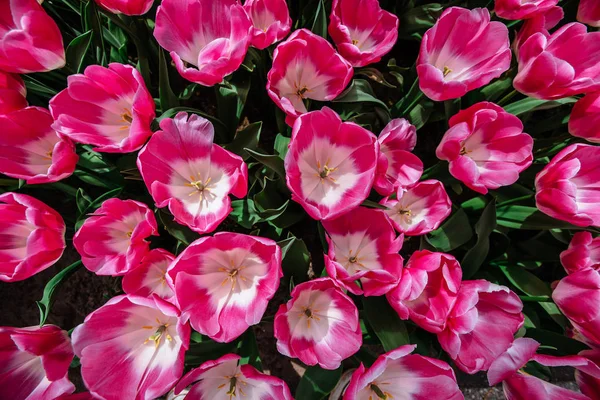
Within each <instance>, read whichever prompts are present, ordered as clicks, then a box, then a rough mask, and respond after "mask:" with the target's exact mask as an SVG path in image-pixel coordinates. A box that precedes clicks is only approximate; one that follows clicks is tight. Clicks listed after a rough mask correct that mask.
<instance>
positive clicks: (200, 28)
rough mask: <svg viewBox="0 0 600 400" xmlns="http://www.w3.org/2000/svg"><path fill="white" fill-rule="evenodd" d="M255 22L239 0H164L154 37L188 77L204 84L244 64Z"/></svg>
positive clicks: (157, 15)
mask: <svg viewBox="0 0 600 400" xmlns="http://www.w3.org/2000/svg"><path fill="white" fill-rule="evenodd" d="M251 31H252V22H251V21H250V17H249V16H248V14H247V13H246V11H244V9H243V8H242V5H241V4H239V2H238V1H237V0H163V1H162V2H161V4H160V6H159V7H158V11H157V13H156V28H155V29H154V37H155V38H156V40H157V41H158V43H159V44H160V45H161V46H162V47H164V48H165V49H166V50H167V51H169V52H170V54H171V58H172V59H173V62H174V63H175V67H176V68H177V71H179V73H180V74H181V76H183V77H184V78H185V79H187V80H188V81H191V82H195V83H199V84H200V85H204V86H213V85H216V84H217V83H219V82H222V81H223V78H225V76H227V75H229V74H231V73H232V72H234V71H235V70H236V69H238V68H239V67H240V65H242V61H244V57H245V56H246V51H247V50H248V46H249V45H250V38H251Z"/></svg>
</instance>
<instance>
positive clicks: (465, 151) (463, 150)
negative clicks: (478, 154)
mask: <svg viewBox="0 0 600 400" xmlns="http://www.w3.org/2000/svg"><path fill="white" fill-rule="evenodd" d="M469 153H470V151H469V150H467V148H466V147H465V146H463V147H462V148H461V149H460V155H461V156H464V155H465V154H469Z"/></svg>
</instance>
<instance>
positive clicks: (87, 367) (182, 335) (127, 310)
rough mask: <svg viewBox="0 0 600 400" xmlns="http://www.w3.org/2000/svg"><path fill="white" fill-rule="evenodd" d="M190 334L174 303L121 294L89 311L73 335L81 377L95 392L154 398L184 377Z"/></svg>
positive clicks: (131, 399) (127, 399)
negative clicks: (79, 362) (185, 356)
mask: <svg viewBox="0 0 600 400" xmlns="http://www.w3.org/2000/svg"><path fill="white" fill-rule="evenodd" d="M190 334H191V330H190V326H189V325H188V324H184V323H182V321H181V319H180V318H179V310H178V309H177V308H176V307H175V306H174V305H172V304H171V303H168V302H166V301H164V300H163V299H161V298H159V297H157V296H153V297H152V298H146V297H141V296H133V295H122V296H117V297H113V298H112V299H110V300H109V301H108V302H107V303H106V304H105V305H103V306H102V307H100V308H99V309H97V310H96V311H94V312H92V313H91V314H89V315H88V316H87V317H86V318H85V320H84V322H83V324H81V325H79V326H77V327H76V328H75V330H74V331H73V334H72V340H73V349H74V350H75V354H76V355H77V357H79V359H80V361H81V376H82V377H83V382H84V383H85V386H86V387H87V388H88V389H89V391H90V393H92V395H94V397H98V398H101V399H105V400H113V399H114V400H150V399H155V398H157V397H160V396H162V395H164V394H166V393H167V392H168V391H169V390H170V389H171V388H172V387H173V386H174V385H175V383H176V382H177V381H178V380H179V378H181V375H182V374H183V364H184V353H185V351H186V350H187V349H188V346H189V342H190Z"/></svg>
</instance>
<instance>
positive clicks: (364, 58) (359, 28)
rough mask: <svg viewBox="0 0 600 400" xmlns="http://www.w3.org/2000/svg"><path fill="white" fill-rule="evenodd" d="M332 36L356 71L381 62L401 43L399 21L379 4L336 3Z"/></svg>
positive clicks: (354, 0)
mask: <svg viewBox="0 0 600 400" xmlns="http://www.w3.org/2000/svg"><path fill="white" fill-rule="evenodd" d="M329 34H330V35H331V37H332V38H333V41H334V42H335V45H336V47H337V48H338V51H339V52H340V54H341V55H342V57H344V58H345V59H346V60H348V61H349V62H350V64H352V65H353V66H354V67H364V66H365V65H368V64H373V63H376V62H378V61H379V60H381V57H382V56H384V55H386V54H387V53H388V52H389V51H390V50H391V49H392V47H394V44H395V43H396V40H397V39H398V17H396V16H395V15H394V14H392V13H390V12H388V11H385V10H382V9H381V7H380V6H379V1H377V0H334V1H333V5H332V6H331V17H330V23H329Z"/></svg>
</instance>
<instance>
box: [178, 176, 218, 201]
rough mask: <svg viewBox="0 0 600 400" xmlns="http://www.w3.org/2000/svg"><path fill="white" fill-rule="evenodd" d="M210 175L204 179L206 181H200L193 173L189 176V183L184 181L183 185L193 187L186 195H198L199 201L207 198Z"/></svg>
mask: <svg viewBox="0 0 600 400" xmlns="http://www.w3.org/2000/svg"><path fill="white" fill-rule="evenodd" d="M211 179H212V178H211V177H208V179H206V181H202V180H201V179H196V177H195V176H194V175H191V176H190V183H185V184H184V185H185V186H189V187H191V188H194V190H192V191H191V192H190V193H189V194H188V196H194V195H196V194H197V195H199V196H200V199H199V200H200V202H202V201H203V200H208V196H209V195H210V186H211V185H210V181H211Z"/></svg>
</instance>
